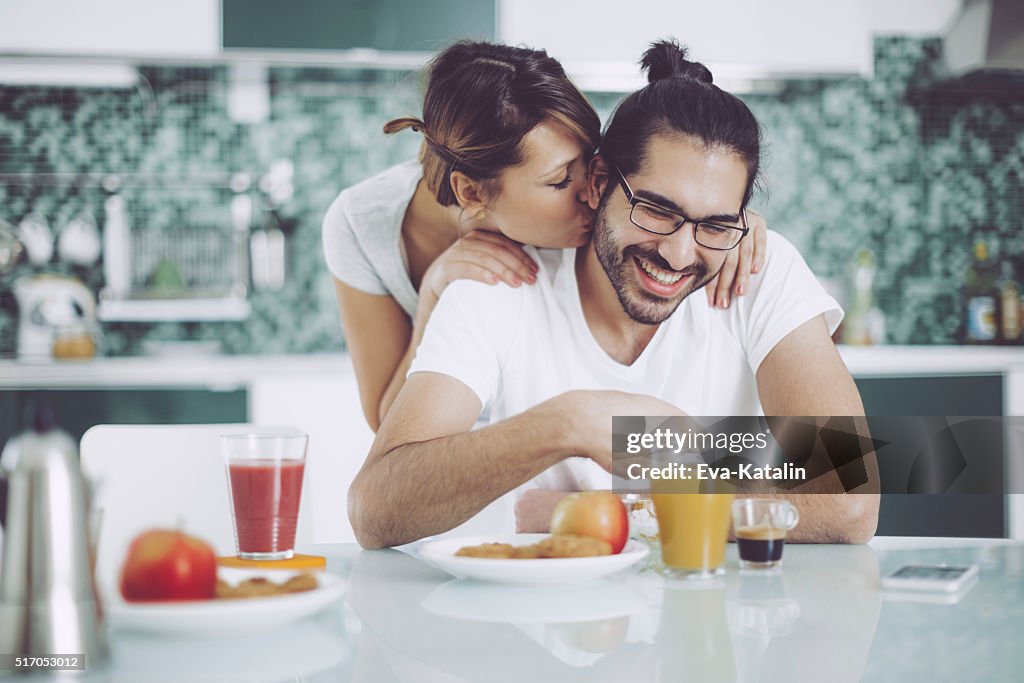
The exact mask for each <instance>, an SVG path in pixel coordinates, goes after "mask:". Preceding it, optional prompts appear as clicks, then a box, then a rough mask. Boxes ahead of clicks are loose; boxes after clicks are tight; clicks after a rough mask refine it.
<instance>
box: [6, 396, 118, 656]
mask: <svg viewBox="0 0 1024 683" xmlns="http://www.w3.org/2000/svg"><path fill="white" fill-rule="evenodd" d="M3 460H4V465H5V468H6V469H7V470H8V472H7V488H8V491H7V494H8V495H7V518H6V524H5V527H4V542H3V563H2V570H0V653H4V654H8V655H13V656H36V657H52V656H55V655H83V656H84V658H85V662H84V665H85V667H86V668H87V669H88V670H93V669H94V668H95V667H98V666H99V665H100V664H101V663H102V662H103V660H105V659H106V655H107V648H106V639H105V632H104V624H103V615H102V613H101V611H100V608H99V602H98V601H97V599H96V588H95V583H94V581H93V574H92V563H91V562H90V556H89V552H90V549H89V537H88V524H87V517H88V501H87V489H86V485H85V481H84V479H83V477H82V472H81V468H80V466H79V461H78V452H77V448H76V447H75V443H74V441H73V440H72V439H71V438H70V437H69V436H68V435H67V434H65V433H64V432H62V431H60V430H59V429H56V428H55V426H54V420H53V413H52V411H51V410H49V408H48V407H46V406H43V405H38V406H36V407H35V410H34V415H33V418H32V425H31V429H30V430H28V431H26V432H24V433H22V434H20V435H18V436H17V437H15V438H14V439H12V440H11V442H9V443H8V444H7V448H5V450H4V455H3Z"/></svg>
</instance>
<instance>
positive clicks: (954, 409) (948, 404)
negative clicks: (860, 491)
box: [857, 375, 1009, 538]
mask: <svg viewBox="0 0 1024 683" xmlns="http://www.w3.org/2000/svg"><path fill="white" fill-rule="evenodd" d="M1003 382H1004V379H1003V376H1002V375H963V376H950V375H946V376H941V375H939V376H927V377H866V378H865V377H861V378H858V379H857V387H858V389H860V394H861V399H862V400H863V402H864V409H865V411H866V412H867V414H868V415H922V416H925V415H927V416H944V415H949V416H959V415H1002V414H1004V410H1003V393H1004V391H1003ZM1002 450H1003V452H1004V453H1007V449H1006V447H1005V445H1003V449H1002ZM878 465H879V470H880V473H881V476H882V477H883V478H885V477H886V476H887V469H886V463H885V461H884V459H880V460H879V463H878ZM1008 512H1009V510H1008V509H1007V506H1006V498H1005V496H1003V495H1002V494H1001V493H993V494H962V495H952V494H947V495H942V496H937V495H924V494H883V495H882V500H881V506H880V509H879V520H878V534H879V535H880V536H954V537H955V536H964V537H966V536H969V537H979V538H1003V537H1005V536H1007V535H1008V533H1007V532H1008V528H1007V526H1008V524H1007V522H1008V519H1007V514H1008Z"/></svg>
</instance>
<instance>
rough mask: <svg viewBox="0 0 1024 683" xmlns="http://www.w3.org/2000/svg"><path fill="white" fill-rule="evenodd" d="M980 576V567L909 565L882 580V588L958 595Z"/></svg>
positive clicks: (973, 565)
mask: <svg viewBox="0 0 1024 683" xmlns="http://www.w3.org/2000/svg"><path fill="white" fill-rule="evenodd" d="M977 576H978V565H976V564H972V565H968V566H960V567H955V566H950V565H925V564H908V565H904V566H902V567H900V568H899V569H897V570H896V571H894V572H893V573H892V574H890V575H889V576H886V577H883V578H882V588H885V589H888V590H897V591H937V592H939V593H956V592H957V591H960V590H963V589H964V587H966V586H967V585H969V584H970V583H971V582H972V581H973V580H974V579H975V578H976V577H977Z"/></svg>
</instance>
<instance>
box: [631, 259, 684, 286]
mask: <svg viewBox="0 0 1024 683" xmlns="http://www.w3.org/2000/svg"><path fill="white" fill-rule="evenodd" d="M637 261H638V262H639V263H640V267H641V268H643V269H644V272H645V273H647V274H648V275H650V276H651V277H652V278H654V279H655V280H657V281H658V282H660V283H661V284H663V285H674V284H675V283H677V282H679V280H680V279H681V278H682V277H683V274H682V273H674V272H672V271H670V270H662V269H661V268H657V267H655V266H653V265H651V264H650V263H648V262H647V261H645V260H643V259H642V258H638V259H637Z"/></svg>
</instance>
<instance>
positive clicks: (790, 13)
mask: <svg viewBox="0 0 1024 683" xmlns="http://www.w3.org/2000/svg"><path fill="white" fill-rule="evenodd" d="M959 7H960V2H959V0H887V1H885V2H882V0H870V1H868V2H865V1H864V0H830V1H829V2H806V0H773V1H772V2H762V1H761V0H721V1H720V2H713V3H712V2H700V1H698V0H676V1H673V2H667V1H665V0H634V1H633V2H630V3H628V4H623V3H620V2H615V1H614V0H592V1H591V2H589V3H587V4H586V5H585V6H584V5H578V4H574V3H554V2H548V1H546V0H499V3H498V8H499V14H498V17H499V21H498V26H499V34H498V35H499V39H500V40H502V41H505V42H508V43H512V44H518V43H523V44H526V45H530V46H533V47H538V48H544V49H546V50H547V51H548V54H550V55H551V56H553V57H556V58H558V59H560V60H562V62H563V64H565V66H566V69H567V71H569V73H570V75H571V76H573V78H574V79H575V80H576V81H577V83H578V84H579V85H580V87H581V88H583V89H584V90H610V91H629V90H633V89H635V88H638V87H641V86H642V85H643V84H644V81H643V79H642V78H641V75H640V71H639V68H638V67H637V61H638V60H639V58H640V55H641V54H642V53H643V51H644V50H646V49H647V47H648V45H649V44H650V43H651V42H652V41H653V40H657V39H659V38H663V37H667V36H673V37H675V38H677V39H679V41H680V42H681V43H683V44H685V45H686V46H688V47H689V48H690V54H691V56H692V57H693V58H694V59H696V60H698V61H701V62H703V63H705V64H707V65H708V66H709V68H711V70H712V72H713V73H714V75H715V82H716V83H720V84H721V85H722V87H724V88H726V89H727V90H734V91H751V90H755V89H756V86H755V85H752V84H751V83H750V81H751V79H762V78H768V79H773V78H782V77H801V76H829V75H834V76H848V75H863V76H868V75H870V74H871V73H872V70H873V66H874V65H873V45H872V39H873V36H874V34H875V33H901V34H918V33H925V34H938V33H940V32H941V30H942V29H943V28H944V27H945V25H946V23H947V22H948V21H949V19H950V18H951V17H952V16H953V15H954V14H955V12H957V11H958V10H959ZM567 27H571V29H570V30H567Z"/></svg>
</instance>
